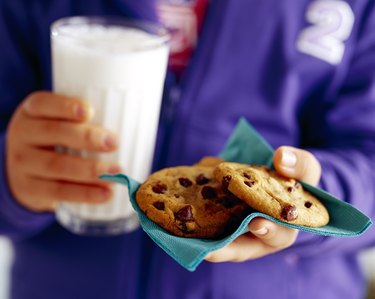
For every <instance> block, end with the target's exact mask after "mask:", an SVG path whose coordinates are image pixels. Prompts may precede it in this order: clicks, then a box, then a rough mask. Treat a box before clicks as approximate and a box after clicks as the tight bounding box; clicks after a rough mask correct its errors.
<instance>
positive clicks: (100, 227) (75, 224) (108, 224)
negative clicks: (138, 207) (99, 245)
mask: <svg viewBox="0 0 375 299" xmlns="http://www.w3.org/2000/svg"><path fill="white" fill-rule="evenodd" d="M56 219H57V221H58V222H59V223H60V224H61V225H62V226H63V227H65V228H66V229H67V230H69V231H71V232H72V233H75V234H78V235H86V236H113V235H119V234H123V233H131V232H133V231H135V230H136V229H137V228H138V227H139V219H138V216H137V215H136V214H135V213H134V214H131V215H130V216H129V217H127V218H122V219H121V218H120V219H116V220H112V221H111V220H109V221H100V220H88V219H82V218H79V217H77V216H76V215H73V214H72V213H70V212H69V211H68V210H66V209H64V208H63V207H62V206H60V207H59V208H58V209H57V211H56Z"/></svg>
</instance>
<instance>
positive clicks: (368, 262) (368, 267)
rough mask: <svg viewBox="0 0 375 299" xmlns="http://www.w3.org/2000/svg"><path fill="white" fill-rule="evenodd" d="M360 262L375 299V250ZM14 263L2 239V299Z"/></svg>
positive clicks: (0, 255)
mask: <svg viewBox="0 0 375 299" xmlns="http://www.w3.org/2000/svg"><path fill="white" fill-rule="evenodd" d="M360 260H361V263H362V266H363V270H364V272H365V274H366V276H367V279H368V283H369V292H368V295H367V299H375V248H374V249H371V250H367V251H365V252H363V253H362V255H361V256H360ZM11 261H12V250H11V246H10V244H9V242H8V241H7V240H6V239H4V238H2V237H0V299H8V298H9V297H8V284H9V277H8V271H9V267H10V264H11ZM364 299H365V298H364Z"/></svg>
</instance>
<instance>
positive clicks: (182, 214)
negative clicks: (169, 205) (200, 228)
mask: <svg viewBox="0 0 375 299" xmlns="http://www.w3.org/2000/svg"><path fill="white" fill-rule="evenodd" d="M174 217H175V218H176V220H179V221H184V222H188V221H194V217H193V209H192V207H191V206H190V205H189V206H185V207H183V208H181V209H179V210H178V211H177V212H175V213H174Z"/></svg>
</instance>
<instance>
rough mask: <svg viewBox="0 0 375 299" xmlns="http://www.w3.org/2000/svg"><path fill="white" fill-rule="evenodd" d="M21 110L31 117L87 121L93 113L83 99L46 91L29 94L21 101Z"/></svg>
mask: <svg viewBox="0 0 375 299" xmlns="http://www.w3.org/2000/svg"><path fill="white" fill-rule="evenodd" d="M22 110H23V111H24V113H25V114H26V115H28V116H31V117H40V118H56V119H61V120H72V121H87V120H89V119H90V118H91V117H92V114H93V110H92V108H91V107H90V106H89V104H88V103H87V102H85V101H83V100H79V99H77V98H72V97H66V96H62V95H58V94H54V93H51V92H46V91H38V92H34V93H32V94H30V95H29V96H28V97H27V98H26V99H25V101H24V102H23V104H22Z"/></svg>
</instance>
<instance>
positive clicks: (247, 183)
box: [244, 181, 255, 188]
mask: <svg viewBox="0 0 375 299" xmlns="http://www.w3.org/2000/svg"><path fill="white" fill-rule="evenodd" d="M244 183H245V185H246V186H249V187H250V188H251V187H252V186H253V185H254V184H255V182H254V181H245V182H244Z"/></svg>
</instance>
